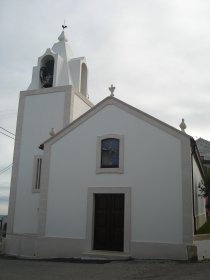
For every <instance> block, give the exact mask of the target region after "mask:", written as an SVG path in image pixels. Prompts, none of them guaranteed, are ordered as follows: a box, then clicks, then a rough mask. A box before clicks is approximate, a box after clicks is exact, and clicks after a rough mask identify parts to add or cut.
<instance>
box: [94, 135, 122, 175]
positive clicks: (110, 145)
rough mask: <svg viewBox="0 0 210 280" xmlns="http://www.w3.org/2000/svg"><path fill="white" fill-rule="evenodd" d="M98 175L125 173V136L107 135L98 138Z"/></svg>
mask: <svg viewBox="0 0 210 280" xmlns="http://www.w3.org/2000/svg"><path fill="white" fill-rule="evenodd" d="M96 154H97V158H96V173H123V172H124V136H123V135H119V134H106V135H103V136H98V137H97V148H96Z"/></svg>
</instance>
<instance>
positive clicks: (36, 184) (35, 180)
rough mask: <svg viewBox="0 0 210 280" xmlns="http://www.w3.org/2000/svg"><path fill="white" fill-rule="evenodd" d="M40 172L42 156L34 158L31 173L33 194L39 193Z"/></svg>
mask: <svg viewBox="0 0 210 280" xmlns="http://www.w3.org/2000/svg"><path fill="white" fill-rule="evenodd" d="M41 171H42V156H35V157H34V172H33V188H32V191H33V192H40V185H41Z"/></svg>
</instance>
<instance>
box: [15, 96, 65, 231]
mask: <svg viewBox="0 0 210 280" xmlns="http://www.w3.org/2000/svg"><path fill="white" fill-rule="evenodd" d="M64 96H65V93H64V92H59V93H50V94H41V95H32V96H26V97H25V106H24V121H23V126H22V142H21V147H20V161H19V174H18V180H17V194H16V209H15V218H14V232H15V233H36V231H37V212H38V207H39V194H38V193H32V175H33V164H34V155H37V154H41V153H42V151H41V150H40V149H39V148H38V147H39V145H40V144H41V143H42V142H43V141H44V140H46V139H47V138H49V131H50V129H51V128H52V127H54V128H55V129H56V130H59V129H61V128H62V126H63V111H64V110H63V107H64Z"/></svg>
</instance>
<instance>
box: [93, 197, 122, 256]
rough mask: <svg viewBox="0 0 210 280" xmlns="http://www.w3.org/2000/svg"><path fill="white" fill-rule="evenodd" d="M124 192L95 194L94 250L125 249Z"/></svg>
mask: <svg viewBox="0 0 210 280" xmlns="http://www.w3.org/2000/svg"><path fill="white" fill-rule="evenodd" d="M123 241H124V194H95V223H94V245H93V249H94V250H106V251H123V243H124V242H123Z"/></svg>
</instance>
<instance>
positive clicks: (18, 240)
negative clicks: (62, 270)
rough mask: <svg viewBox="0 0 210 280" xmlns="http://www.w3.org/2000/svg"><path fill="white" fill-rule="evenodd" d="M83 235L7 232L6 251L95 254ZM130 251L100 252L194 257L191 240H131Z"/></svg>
mask: <svg viewBox="0 0 210 280" xmlns="http://www.w3.org/2000/svg"><path fill="white" fill-rule="evenodd" d="M85 244H86V240H85V239H72V238H56V237H42V236H35V235H16V234H13V235H7V238H6V244H5V253H6V254H7V255H13V256H18V257H27V258H84V256H86V257H87V256H89V257H93V256H97V255H99V253H100V257H101V252H100V251H98V252H97V251H90V252H85ZM130 245H131V246H130V248H131V250H130V252H129V253H124V252H108V251H107V252H103V258H106V259H110V258H112V259H113V258H114V255H116V257H117V258H118V257H119V255H120V256H122V257H127V258H136V259H170V260H189V259H196V258H197V248H196V246H195V245H193V244H189V245H187V244H169V243H149V242H131V244H130Z"/></svg>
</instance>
